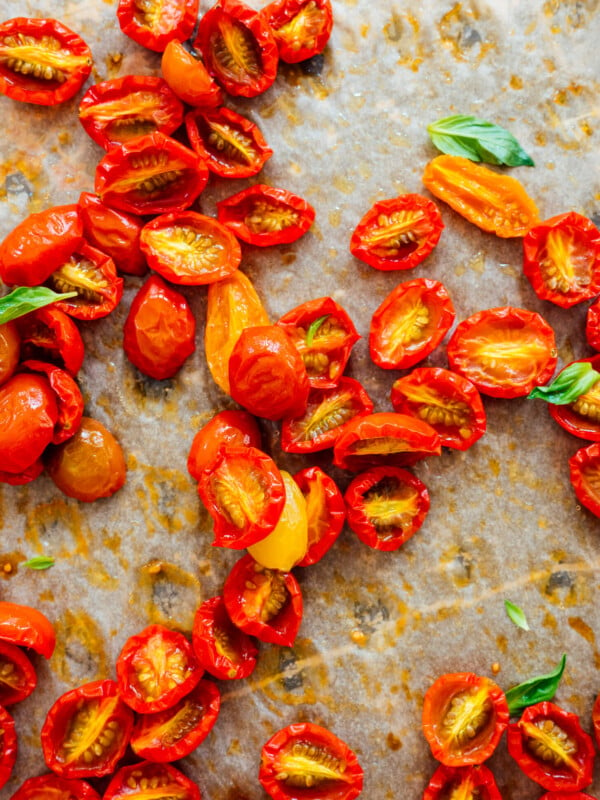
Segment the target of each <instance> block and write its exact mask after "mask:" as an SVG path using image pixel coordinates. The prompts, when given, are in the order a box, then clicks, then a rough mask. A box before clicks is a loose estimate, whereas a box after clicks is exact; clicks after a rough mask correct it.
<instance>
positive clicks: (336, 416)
mask: <svg viewBox="0 0 600 800" xmlns="http://www.w3.org/2000/svg"><path fill="white" fill-rule="evenodd" d="M372 413H373V401H372V400H371V398H370V397H369V395H368V394H367V393H366V391H365V390H364V388H363V387H362V386H361V384H360V383H359V382H358V381H356V380H354V378H345V377H342V378H340V381H339V383H338V385H337V386H335V387H333V388H332V389H320V388H316V389H315V388H313V389H311V390H310V392H309V395H308V401H307V405H306V410H305V412H304V414H302V416H299V417H291V416H290V417H287V416H286V417H284V418H283V420H282V425H281V449H282V450H284V451H285V452H286V453H315V452H317V451H319V450H326V449H327V448H328V447H333V446H334V444H335V443H336V441H337V440H338V439H339V437H340V436H341V434H342V433H343V431H344V428H345V426H346V425H347V424H348V422H350V420H351V419H354V418H355V417H360V416H366V415H367V414H372Z"/></svg>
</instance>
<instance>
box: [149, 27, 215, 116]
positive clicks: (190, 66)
mask: <svg viewBox="0 0 600 800" xmlns="http://www.w3.org/2000/svg"><path fill="white" fill-rule="evenodd" d="M160 67H161V71H162V74H163V78H164V79H165V81H166V82H167V83H168V84H169V86H170V87H171V89H172V90H173V92H174V93H175V94H176V95H177V97H179V99H180V100H183V102H184V103H187V104H188V105H190V106H197V107H200V108H216V107H217V106H220V105H222V104H223V93H222V91H221V89H220V87H219V86H218V85H217V84H216V83H215V82H214V81H213V79H212V78H211V77H210V75H209V74H208V71H207V69H206V67H205V66H204V64H203V63H202V61H200V59H199V58H196V57H194V56H193V55H192V54H191V53H190V52H189V50H187V49H186V48H185V47H184V46H183V45H182V43H181V42H180V41H178V40H177V39H171V41H170V42H169V43H168V44H167V46H166V47H165V50H164V52H163V55H162V59H161V62H160Z"/></svg>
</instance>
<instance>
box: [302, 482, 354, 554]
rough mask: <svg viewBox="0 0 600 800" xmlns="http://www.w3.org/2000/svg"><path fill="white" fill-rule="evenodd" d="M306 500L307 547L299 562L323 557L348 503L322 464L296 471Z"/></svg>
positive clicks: (344, 518) (340, 524)
mask: <svg viewBox="0 0 600 800" xmlns="http://www.w3.org/2000/svg"><path fill="white" fill-rule="evenodd" d="M294 480H295V481H296V483H297V484H298V486H299V487H300V491H301V492H302V494H303V495H304V499H305V500H306V513H307V516H308V550H307V551H306V555H305V556H304V558H303V559H302V561H299V562H298V564H297V566H299V567H309V566H310V565H311V564H316V563H317V561H320V560H321V559H322V558H323V556H324V555H325V553H327V552H328V551H329V550H330V549H331V548H332V547H333V545H334V544H335V542H336V540H337V538H338V536H339V535H340V533H341V532H342V528H343V527H344V522H345V521H346V504H345V503H344V498H343V496H342V493H341V492H340V490H339V489H338V487H337V484H336V483H335V481H334V480H333V478H330V477H329V475H327V473H326V472H323V470H322V469H321V468H320V467H306V469H302V470H300V472H297V473H296V474H295V475H294Z"/></svg>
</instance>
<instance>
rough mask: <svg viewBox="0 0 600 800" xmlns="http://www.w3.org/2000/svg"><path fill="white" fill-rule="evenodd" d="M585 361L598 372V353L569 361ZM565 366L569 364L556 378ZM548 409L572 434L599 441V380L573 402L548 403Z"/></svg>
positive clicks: (599, 363)
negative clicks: (561, 403) (562, 403)
mask: <svg viewBox="0 0 600 800" xmlns="http://www.w3.org/2000/svg"><path fill="white" fill-rule="evenodd" d="M586 362H589V363H590V364H591V365H592V369H594V370H595V371H596V372H600V355H597V356H592V357H591V358H581V359H579V360H578V361H577V362H571V363H586ZM567 366H570V364H567V365H566V366H565V367H563V369H562V370H561V371H560V372H559V373H558V375H557V376H556V377H557V378H558V376H559V375H560V374H561V372H563V371H564V370H565V369H566V367H567ZM548 411H549V412H550V416H551V417H552V419H553V420H554V421H555V422H557V423H558V424H559V425H560V427H561V428H564V429H565V430H566V431H568V432H569V433H571V434H573V436H577V437H578V438H579V439H587V440H588V441H590V442H600V380H598V381H597V382H596V383H595V384H594V385H593V386H592V387H591V389H589V390H588V391H587V392H585V393H584V394H582V395H580V396H579V397H578V398H577V400H575V401H574V402H573V403H568V404H567V405H554V404H553V403H549V404H548Z"/></svg>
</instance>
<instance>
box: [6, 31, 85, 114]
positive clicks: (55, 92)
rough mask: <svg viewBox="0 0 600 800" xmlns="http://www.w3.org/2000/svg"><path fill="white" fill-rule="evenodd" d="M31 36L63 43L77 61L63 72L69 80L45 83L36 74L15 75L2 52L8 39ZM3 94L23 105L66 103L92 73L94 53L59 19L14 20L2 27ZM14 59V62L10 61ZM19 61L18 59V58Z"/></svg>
mask: <svg viewBox="0 0 600 800" xmlns="http://www.w3.org/2000/svg"><path fill="white" fill-rule="evenodd" d="M20 36H25V37H32V38H34V39H36V40H41V39H43V38H44V37H49V38H50V39H52V40H54V41H55V42H56V41H57V42H59V43H60V49H62V50H64V51H66V52H67V53H68V54H69V57H72V58H74V59H75V60H76V63H75V64H74V66H73V67H72V68H71V69H70V70H68V71H66V72H63V75H65V76H66V79H65V80H63V81H61V80H58V79H56V78H53V79H52V80H46V79H45V78H36V77H35V76H34V75H31V74H29V75H24V74H22V73H20V72H15V71H14V70H13V69H11V68H10V67H9V66H8V63H7V62H8V61H9V55H8V53H6V52H2V51H4V50H5V49H8V47H7V44H6V41H7V39H8V40H10V39H15V37H17V38H18V37H20ZM0 43H2V44H1V45H0V56H1V57H0V93H2V94H5V95H6V96H7V97H10V98H11V99H12V100H19V101H20V102H23V103H34V104H36V105H42V106H54V105H58V104H59V103H64V102H65V101H66V100H69V99H70V98H71V97H73V95H75V94H77V92H78V91H79V89H80V88H81V87H82V86H83V84H84V82H85V81H86V79H87V77H88V75H89V74H90V72H91V70H92V53H91V51H90V49H89V47H88V46H87V44H86V43H85V42H84V41H83V39H82V38H81V36H79V35H78V34H77V33H75V32H74V31H72V30H70V28H67V26H66V25H63V24H62V22H59V21H58V20H56V19H43V18H39V19H38V18H32V17H15V18H14V19H9V20H6V22H3V23H2V24H0ZM10 60H12V59H10ZM17 60H19V59H18V56H17Z"/></svg>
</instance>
